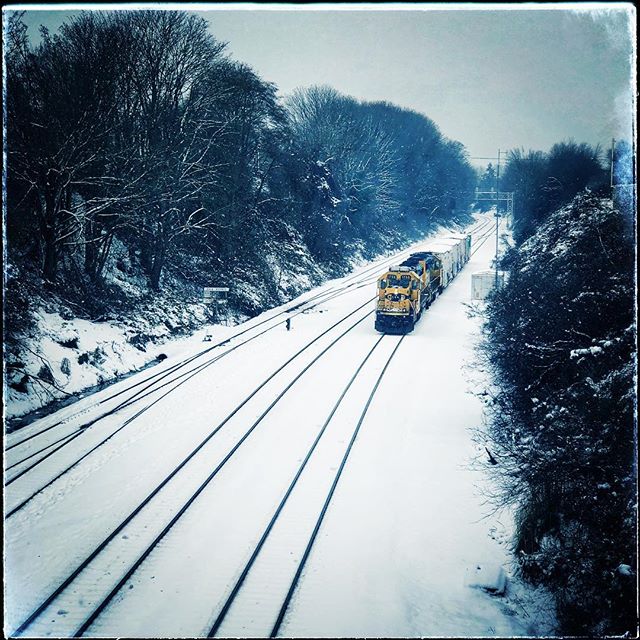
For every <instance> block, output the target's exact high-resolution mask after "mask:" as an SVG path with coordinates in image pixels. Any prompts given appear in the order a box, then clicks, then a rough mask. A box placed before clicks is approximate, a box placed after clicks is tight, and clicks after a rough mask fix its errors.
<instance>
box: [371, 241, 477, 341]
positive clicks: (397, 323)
mask: <svg viewBox="0 0 640 640" xmlns="http://www.w3.org/2000/svg"><path fill="white" fill-rule="evenodd" d="M470 257H471V235H470V234H451V235H448V236H443V237H441V238H438V239H436V240H435V241H434V242H432V243H431V244H429V245H427V246H426V247H425V248H424V250H423V251H418V252H416V253H412V254H411V255H410V256H409V257H408V258H407V259H406V260H405V261H404V262H401V263H400V264H398V265H391V266H390V267H389V269H388V270H387V271H386V272H385V273H384V274H383V275H382V276H380V278H378V282H377V288H378V300H377V302H376V320H375V328H376V330H377V331H380V332H382V333H410V332H411V331H413V328H414V326H415V324H416V322H417V321H418V320H419V319H420V317H421V316H422V312H423V311H424V310H425V309H426V308H427V307H428V306H429V305H430V304H431V303H432V302H433V301H434V300H435V299H436V297H437V296H438V295H439V294H440V293H442V291H443V290H444V288H445V287H446V286H447V285H448V284H449V282H451V280H452V279H453V278H454V277H455V276H456V274H457V273H458V272H459V271H460V269H462V267H463V266H464V265H465V264H466V263H467V262H468V260H469V258H470Z"/></svg>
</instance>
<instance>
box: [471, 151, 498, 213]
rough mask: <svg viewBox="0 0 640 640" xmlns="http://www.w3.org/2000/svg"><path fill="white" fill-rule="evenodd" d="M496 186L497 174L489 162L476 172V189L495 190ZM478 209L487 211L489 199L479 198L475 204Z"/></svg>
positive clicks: (489, 205)
mask: <svg viewBox="0 0 640 640" xmlns="http://www.w3.org/2000/svg"><path fill="white" fill-rule="evenodd" d="M496 186H497V174H496V170H495V168H494V166H493V164H492V163H491V162H490V163H489V164H488V165H487V168H486V169H485V170H484V171H479V172H478V184H477V187H478V190H479V191H483V192H488V191H495V190H496ZM476 206H477V207H478V209H479V210H480V211H489V209H490V208H491V201H490V200H480V201H479V202H478V203H477V205H476Z"/></svg>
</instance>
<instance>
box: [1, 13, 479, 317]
mask: <svg viewBox="0 0 640 640" xmlns="http://www.w3.org/2000/svg"><path fill="white" fill-rule="evenodd" d="M7 35H8V44H7V56H6V61H7V148H8V159H7V160H8V162H7V169H8V171H7V196H8V208H7V236H8V239H9V252H10V257H11V259H12V260H13V261H14V264H15V265H16V266H17V267H18V268H20V267H22V266H27V265H29V268H30V270H33V267H36V268H37V270H38V271H39V273H40V274H41V276H42V278H43V279H44V281H45V282H46V283H47V286H49V287H50V288H52V289H57V290H58V291H59V292H64V294H65V295H66V296H67V299H71V298H73V299H74V300H75V303H76V304H79V305H80V307H86V305H87V304H88V302H87V301H88V300H89V298H93V299H94V300H96V299H99V300H107V299H108V297H109V296H108V295H106V292H107V289H108V287H107V286H106V283H107V281H109V279H110V276H111V275H112V274H111V272H110V270H112V269H113V264H112V261H111V252H112V251H113V247H114V246H116V245H117V246H118V247H121V246H123V245H124V247H126V249H127V251H128V255H129V262H130V268H131V269H133V270H134V271H140V273H141V274H144V277H145V278H146V280H147V283H148V287H149V290H150V291H152V292H157V291H159V290H160V289H161V287H162V284H163V278H164V275H165V274H166V273H167V270H169V271H173V272H175V273H179V274H181V275H180V277H181V278H186V279H188V280H189V281H190V282H192V283H194V284H207V283H210V282H211V280H214V279H215V278H216V277H217V274H220V273H224V272H227V273H233V274H242V273H243V272H244V273H246V272H247V270H253V271H256V270H257V271H259V272H261V273H262V274H264V275H263V276H262V277H264V278H267V279H268V278H269V277H270V276H269V275H267V274H268V272H269V271H270V270H271V269H272V265H269V264H268V263H267V262H266V260H267V258H266V256H268V255H269V254H270V253H272V252H273V251H276V252H277V247H278V243H280V242H291V243H293V244H296V243H303V244H304V245H306V247H308V248H309V250H310V252H311V254H312V256H313V257H314V258H315V260H316V261H317V262H318V263H319V264H320V265H322V266H323V268H325V269H326V270H327V271H328V272H331V271H336V272H339V271H340V269H342V268H344V266H345V264H346V263H347V262H348V259H349V256H350V255H352V254H353V253H354V252H355V251H358V252H360V253H365V254H366V253H375V252H376V251H379V250H381V249H383V248H388V247H391V246H397V245H398V244H399V243H401V242H406V241H407V240H409V239H410V238H413V237H415V235H416V233H419V232H420V231H423V230H426V229H427V228H429V226H430V225H433V224H434V223H436V222H442V221H445V220H450V219H452V218H454V217H458V219H463V218H464V217H465V216H466V215H467V209H468V204H469V202H470V200H471V197H470V193H471V191H472V189H473V172H472V170H471V168H470V167H469V165H468V162H467V160H466V156H465V152H464V148H463V147H462V145H460V144H459V143H455V142H451V141H448V140H446V139H445V138H443V137H442V135H441V134H440V132H439V131H438V129H437V127H436V126H435V125H434V124H433V122H431V121H430V120H429V119H428V118H426V117H424V116H422V115H420V114H417V113H413V112H409V111H406V110H402V109H399V108H397V107H395V106H393V105H390V104H386V103H371V104H369V103H362V102H358V101H357V100H354V99H353V98H349V97H347V96H344V95H341V94H339V93H338V92H337V91H335V90H333V89H331V88H328V87H313V88H310V89H306V90H300V91H297V92H294V94H293V95H292V96H290V97H289V98H288V99H287V100H286V101H285V102H284V103H283V102H281V101H280V100H279V99H278V97H277V92H276V91H277V90H276V87H275V86H273V85H272V84H270V83H268V82H265V81H264V80H262V79H261V78H260V77H259V76H258V75H257V74H255V72H254V71H252V70H251V69H250V68H249V67H247V66H246V65H243V64H240V63H237V62H234V61H233V60H230V59H229V58H228V57H226V56H225V45H224V44H223V43H221V42H218V41H217V40H216V39H215V38H214V37H213V36H212V35H211V33H210V32H209V24H208V23H207V22H206V21H205V20H203V19H201V18H199V17H197V16H195V15H193V14H189V13H184V12H181V11H155V10H142V11H87V12H82V13H81V14H80V15H78V16H77V17H74V18H72V19H70V20H69V21H68V22H67V23H65V24H64V25H63V26H62V27H61V29H60V30H59V32H58V33H57V34H55V35H51V34H49V33H47V32H46V31H44V32H43V34H42V35H43V37H42V41H41V42H40V44H39V45H38V46H36V47H32V46H31V45H30V43H29V41H28V38H27V34H26V28H25V26H24V24H23V23H22V21H21V14H20V13H13V14H11V15H10V17H9V20H8V31H7ZM194 265H197V267H196V268H194ZM234 277H236V276H235V275H234ZM9 293H10V292H9ZM96 294H98V295H96ZM109 295H111V294H109ZM114 295H116V294H115V293H114Z"/></svg>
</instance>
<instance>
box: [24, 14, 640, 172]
mask: <svg viewBox="0 0 640 640" xmlns="http://www.w3.org/2000/svg"><path fill="white" fill-rule="evenodd" d="M43 6H44V5H43ZM54 6H55V5H54ZM93 6H94V7H95V6H96V5H93ZM212 6H215V5H212ZM218 6H220V5H218ZM227 6H228V5H227ZM281 6H282V5H281ZM324 6H327V5H324ZM470 6H471V5H466V7H464V8H462V9H460V8H458V9H453V8H445V9H442V8H440V9H439V10H433V9H432V7H433V5H431V6H430V5H426V4H425V5H420V4H417V5H413V6H411V7H410V9H409V10H397V8H394V7H391V8H390V9H387V10H372V9H371V8H369V9H368V10H362V9H360V10H351V11H345V10H336V9H335V8H334V9H331V8H329V9H328V10H318V8H316V10H309V9H305V8H304V6H300V5H298V6H293V5H291V6H290V9H289V10H282V9H279V10H278V9H274V8H271V9H270V10H260V9H259V8H257V7H255V8H253V9H250V10H249V9H247V8H245V9H243V10H228V9H227V8H224V9H220V10H208V11H198V13H199V15H201V16H203V17H204V18H206V19H207V20H208V21H209V23H210V25H211V32H212V33H213V34H214V36H215V37H216V38H218V39H219V40H223V41H225V42H228V53H229V54H230V55H231V56H232V57H233V58H235V59H237V60H240V61H242V62H246V63H247V64H249V65H251V66H252V67H253V68H254V69H255V70H256V71H257V72H258V73H259V75H260V76H262V77H263V78H264V79H266V80H269V81H271V82H274V83H275V84H276V85H277V86H278V88H279V90H280V93H281V94H283V95H286V94H287V93H289V92H291V91H292V90H293V89H294V88H296V87H306V86H311V85H316V84H328V85H331V86H333V87H335V88H336V89H338V90H339V91H341V92H343V93H346V94H349V95H351V96H354V97H356V98H359V99H363V100H387V101H390V102H394V103H396V104H398V105H400V106H403V107H409V108H412V109H415V110H416V111H420V112H422V113H424V114H426V115H427V116H429V117H430V118H431V119H432V120H434V121H435V123H436V124H437V125H438V127H439V128H440V130H441V131H442V132H443V133H444V134H445V135H446V136H448V137H449V138H452V139H455V140H459V141H460V142H462V143H463V144H464V145H465V146H466V147H467V149H468V151H469V154H470V155H471V156H495V154H496V152H497V150H498V149H499V148H500V149H511V148H515V147H524V148H526V149H528V148H534V149H541V150H547V149H548V148H549V147H550V146H551V145H552V144H553V143H554V142H558V141H561V140H563V139H567V138H574V139H575V140H577V141H579V142H582V141H584V142H590V143H593V144H596V143H600V144H602V145H604V146H608V145H609V144H610V142H611V138H612V137H616V138H627V139H630V138H631V129H630V127H631V115H632V106H631V99H632V95H633V87H634V86H635V85H634V83H633V79H632V77H631V73H632V68H633V67H632V61H631V56H632V54H633V48H632V47H633V45H632V31H631V28H632V24H633V22H634V21H635V13H634V12H635V9H633V7H632V5H631V4H629V5H626V6H625V5H621V4H618V5H612V4H609V5H601V6H607V7H608V9H606V10H605V9H602V8H600V9H594V8H593V7H594V6H595V5H594V4H587V3H585V4H576V5H571V6H573V7H575V8H577V10H569V9H567V8H566V7H567V5H564V6H563V7H562V8H560V9H542V8H541V7H545V6H546V7H549V6H550V5H538V9H537V10H531V9H529V10H525V9H523V8H518V6H517V5H510V6H509V7H508V8H506V7H505V8H501V9H500V10H495V9H487V8H482V9H475V10H471V9H470V8H469V7H470ZM523 6H524V5H523ZM528 6H531V5H528ZM475 7H478V5H475ZM609 7H613V8H609ZM51 8H53V6H52V7H51ZM71 15H73V12H70V11H68V10H61V9H56V10H48V11H34V10H31V11H28V12H27V14H26V16H25V21H26V22H27V24H28V25H29V26H30V31H29V33H30V35H31V36H32V38H33V39H35V40H37V39H38V35H37V27H38V25H40V24H44V25H46V26H47V27H49V28H50V29H51V30H55V29H57V28H58V27H59V25H60V24H61V23H62V22H63V21H64V20H65V19H68V18H69V16H71ZM478 164H480V163H479V162H478Z"/></svg>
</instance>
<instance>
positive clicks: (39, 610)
mask: <svg viewBox="0 0 640 640" xmlns="http://www.w3.org/2000/svg"><path fill="white" fill-rule="evenodd" d="M369 303H370V301H369V300H367V302H366V303H365V304H363V305H361V306H360V307H359V308H358V309H356V310H355V311H352V312H351V313H350V314H348V315H347V316H345V317H344V318H342V319H341V320H340V321H339V322H337V323H335V324H334V325H332V326H331V327H329V328H328V329H327V330H325V331H324V332H323V333H322V334H320V335H319V336H317V337H316V338H314V339H313V340H312V341H311V342H309V343H308V344H307V345H305V347H303V348H302V349H301V350H299V351H298V352H297V353H296V354H294V355H293V356H292V357H290V358H289V359H288V360H287V361H286V362H285V363H284V364H283V365H281V366H280V367H279V368H278V369H276V370H275V371H274V372H273V373H272V374H271V375H270V376H269V377H268V378H267V379H266V380H265V381H264V382H263V383H262V384H260V385H259V386H258V387H256V389H254V390H253V391H252V392H251V393H250V394H249V395H248V396H247V397H245V398H244V400H243V401H242V402H241V403H240V404H239V405H237V406H236V408H235V409H234V410H233V411H232V412H231V413H230V414H229V415H228V416H227V417H226V418H225V419H224V420H222V422H220V423H219V424H218V425H217V426H216V427H215V428H214V429H213V430H211V432H210V433H209V434H208V435H207V436H206V437H205V438H204V439H203V440H202V441H201V442H200V444H199V445H198V446H197V447H195V448H194V449H193V450H192V451H191V453H190V454H189V455H188V456H186V457H185V458H184V459H183V460H182V461H181V462H180V463H179V464H178V465H177V466H176V467H175V468H174V469H173V471H172V472H171V473H170V474H168V475H167V476H166V477H165V478H164V479H163V480H162V482H160V483H159V484H158V485H157V486H156V487H155V489H153V491H151V492H150V493H149V494H148V495H147V496H146V497H145V498H144V499H143V500H142V501H141V502H140V503H139V505H138V506H137V507H136V508H135V509H134V510H133V511H132V512H131V513H130V514H129V515H128V516H127V517H126V518H125V519H123V520H122V522H121V523H120V524H119V525H118V526H117V527H116V528H115V529H113V530H112V532H111V533H110V534H109V535H108V536H107V537H106V538H105V539H104V540H103V541H102V542H101V543H100V544H98V545H97V546H96V547H95V549H94V551H93V552H91V553H90V554H89V555H88V556H87V557H86V558H85V559H84V560H83V561H82V562H81V563H80V564H79V565H78V566H77V567H76V569H75V570H74V571H72V572H71V573H70V574H69V575H68V576H67V577H66V578H65V579H64V580H62V581H61V582H60V584H59V585H58V587H57V588H56V589H54V590H53V591H52V593H50V594H49V596H47V597H46V598H45V599H44V600H43V601H42V603H41V604H40V605H39V606H37V607H36V608H35V609H34V611H33V612H32V613H31V614H29V615H28V616H27V617H26V618H25V620H24V621H23V622H22V623H21V624H20V625H19V626H18V628H17V629H16V630H15V631H14V632H13V634H12V635H21V634H23V633H24V632H25V631H26V630H27V629H28V628H29V627H31V626H32V625H33V623H34V622H36V620H37V619H39V618H41V617H42V618H44V619H46V620H47V621H48V620H49V619H50V616H51V615H54V616H55V615H56V611H58V610H64V611H67V609H65V606H71V604H67V605H65V606H63V605H62V604H60V597H61V596H62V595H63V594H65V593H68V591H67V590H68V588H69V587H70V586H71V585H72V584H74V585H77V580H78V578H79V577H81V576H82V575H85V576H87V575H88V574H87V572H86V570H87V568H88V567H89V566H90V565H91V564H92V563H93V562H94V561H95V560H96V559H97V558H99V557H100V556H101V555H102V554H103V553H104V551H105V550H106V549H107V548H108V546H109V545H110V544H111V543H112V542H113V541H114V540H115V539H116V538H117V537H118V536H119V534H120V533H121V532H122V531H123V530H124V529H125V528H126V527H128V526H129V525H130V524H131V523H132V522H133V521H134V520H135V519H136V518H137V517H138V516H139V514H141V513H142V512H143V510H144V509H145V508H146V507H147V506H148V505H150V504H151V503H152V501H153V500H154V499H155V498H156V497H157V496H158V495H159V494H160V493H161V492H162V490H163V489H164V488H165V487H166V486H167V485H168V484H169V483H170V482H171V481H172V480H173V479H174V478H175V477H176V476H177V475H178V474H179V472H180V471H182V470H183V469H184V468H185V467H186V466H187V465H188V464H189V463H190V462H191V461H192V460H193V459H194V458H195V457H196V456H197V454H198V453H200V452H201V451H202V450H203V449H204V448H205V446H206V445H207V444H208V443H209V442H210V441H211V440H212V438H213V437H214V436H215V435H216V434H217V433H219V432H220V430H221V429H223V427H224V426H225V425H226V424H227V423H228V422H229V421H230V420H231V419H232V418H233V417H234V416H235V415H236V414H237V413H238V411H240V409H241V408H242V407H243V406H245V405H246V404H247V403H248V402H249V401H250V400H251V399H252V398H253V397H254V396H255V395H256V394H257V393H258V391H260V389H262V388H263V387H264V386H265V385H266V384H267V383H268V382H269V381H270V380H272V379H273V378H274V377H275V376H276V375H277V374H278V373H280V372H281V371H282V370H283V369H285V367H286V366H287V365H289V364H290V363H291V362H292V361H293V360H294V359H295V358H297V357H298V356H299V355H300V354H301V353H302V352H303V351H305V350H306V349H308V348H309V347H310V346H311V345H312V344H314V343H315V342H317V341H318V340H319V339H320V338H322V337H323V336H324V335H327V334H328V333H329V332H330V331H331V330H332V329H334V328H335V327H336V326H337V325H339V324H341V323H343V322H344V321H345V320H347V319H349V318H351V317H352V316H354V315H355V314H356V313H357V312H358V311H360V310H361V309H362V308H363V307H365V306H366V305H368V304H369ZM372 313H373V312H372V311H368V312H366V313H365V314H364V315H363V316H362V317H360V318H358V319H357V321H356V322H355V323H353V324H351V325H350V326H349V327H348V328H347V329H346V330H344V331H342V332H341V333H340V334H339V335H338V336H337V337H336V338H334V339H333V340H332V341H331V342H330V343H329V345H328V346H327V347H325V348H323V349H322V350H321V352H320V353H319V354H318V355H316V356H315V357H314V358H313V359H312V360H311V362H310V363H308V364H307V365H306V366H305V367H304V368H303V369H302V371H301V372H300V373H298V374H297V375H296V376H295V377H294V379H293V380H292V381H291V382H290V383H289V384H288V385H287V386H286V387H285V389H284V390H283V391H282V392H280V393H279V394H278V395H277V397H276V398H275V400H273V401H272V402H271V404H270V405H269V406H268V407H267V409H266V410H265V411H263V412H262V414H261V415H260V416H259V418H258V419H257V420H255V421H254V422H253V424H252V425H251V426H250V427H249V429H247V431H246V432H245V433H244V435H243V436H242V437H241V438H240V440H238V441H237V442H236V443H235V445H234V446H233V447H232V448H231V450H230V451H229V452H228V453H227V455H226V456H225V457H224V458H223V459H222V461H221V462H220V463H219V464H218V465H217V466H216V467H215V469H214V470H213V471H212V472H211V473H210V474H209V475H208V476H207V478H206V479H205V481H204V482H203V483H202V484H200V486H199V487H198V488H197V489H196V491H194V492H193V493H192V494H191V495H190V496H189V497H188V499H187V500H186V501H185V502H184V504H183V505H182V507H181V508H180V509H179V510H178V511H177V512H175V515H174V516H173V518H172V519H171V520H170V522H169V523H168V524H167V525H166V526H165V527H164V529H162V531H161V532H160V534H159V535H158V536H157V537H156V538H155V539H154V540H153V541H152V542H151V544H150V545H149V546H148V547H147V549H146V550H145V551H144V552H143V553H142V554H141V555H140V556H139V557H138V559H137V560H136V561H135V562H134V563H133V565H132V566H131V568H130V569H129V571H128V572H127V574H126V575H127V577H126V578H123V580H125V581H126V579H128V576H130V575H132V574H133V573H134V572H135V570H136V569H137V567H138V566H139V565H140V564H141V563H142V562H143V561H144V559H145V558H146V557H147V556H148V555H149V553H150V552H151V551H152V550H153V548H155V546H157V544H158V543H159V542H160V541H161V540H162V538H164V536H165V535H166V534H167V533H168V532H169V531H170V530H171V528H172V527H173V526H174V525H175V523H176V522H177V521H178V520H179V519H180V518H181V517H182V516H183V514H184V513H185V512H186V511H187V509H188V508H189V506H191V504H193V502H194V501H195V500H196V498H197V497H198V496H199V495H200V493H201V492H202V491H203V490H204V488H205V487H206V486H207V485H208V484H209V483H210V482H211V481H212V480H213V478H214V477H215V476H216V475H217V474H218V472H219V471H220V470H221V469H222V468H223V467H224V465H225V464H226V463H227V462H228V461H229V460H230V459H231V458H232V456H233V455H234V454H235V453H236V451H237V450H238V449H239V448H240V447H241V445H242V444H243V443H244V442H245V441H246V440H247V438H248V437H249V436H250V435H251V434H252V433H253V432H254V430H255V429H256V428H257V427H258V425H259V424H260V423H261V422H262V420H263V419H264V417H265V416H266V415H267V414H268V413H269V412H270V411H271V410H272V409H273V407H274V406H276V404H277V403H278V402H279V401H280V400H281V399H282V397H284V395H285V394H286V393H287V392H288V391H289V390H290V389H291V388H292V387H293V386H294V384H295V383H296V382H297V381H298V380H299V379H300V378H301V377H302V376H303V375H304V374H305V373H306V372H307V371H308V370H309V369H310V368H311V367H312V366H313V364H315V363H316V362H317V361H318V360H319V359H320V358H321V357H322V356H323V355H324V354H325V353H326V352H327V351H328V350H329V349H331V348H332V347H333V346H335V345H336V344H337V343H338V342H339V341H340V340H342V339H343V338H344V337H345V336H346V335H348V334H349V333H350V332H351V331H352V330H353V329H354V328H355V327H356V326H357V325H359V324H360V323H361V322H363V321H364V320H366V319H367V318H368V317H370V316H371V314H372ZM159 511H160V514H157V517H160V519H162V517H161V514H162V513H163V512H165V513H166V508H165V507H164V506H163V507H162V508H161V509H159ZM110 566H111V563H110V562H107V563H106V566H105V573H108V570H109V567H110ZM87 580H88V581H89V585H85V587H87V588H88V590H89V591H90V590H91V587H90V585H91V584H92V583H93V581H94V580H95V572H91V574H90V576H89V577H88V578H87ZM121 582H122V580H121ZM118 584H119V583H118ZM76 589H78V587H76ZM81 590H82V589H81ZM115 593H117V591H114V592H113V595H115ZM68 595H69V598H70V600H71V602H73V601H74V598H75V596H74V594H73V593H71V594H68ZM113 595H112V596H111V597H113ZM71 608H73V607H71ZM89 618H91V616H89ZM89 618H87V620H89ZM85 622H86V621H85ZM44 624H45V626H44V627H43V628H44V629H47V628H48V622H47V623H44ZM36 631H37V630H36ZM36 635H38V634H37V632H36ZM75 635H77V634H75Z"/></svg>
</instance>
